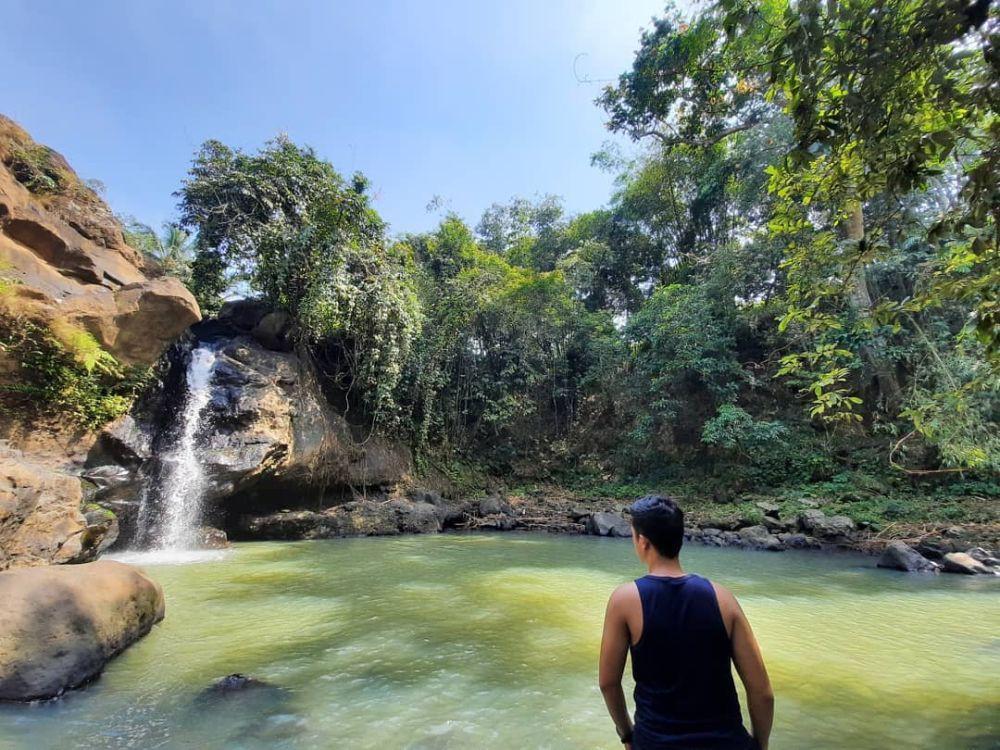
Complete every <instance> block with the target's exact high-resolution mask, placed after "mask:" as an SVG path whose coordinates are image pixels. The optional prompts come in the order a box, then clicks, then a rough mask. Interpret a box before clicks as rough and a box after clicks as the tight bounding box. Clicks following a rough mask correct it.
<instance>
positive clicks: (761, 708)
mask: <svg viewBox="0 0 1000 750" xmlns="http://www.w3.org/2000/svg"><path fill="white" fill-rule="evenodd" d="M715 593H716V596H717V597H718V600H719V608H720V609H721V610H722V613H723V617H725V618H726V619H727V620H728V621H729V623H730V625H731V629H730V639H731V640H732V644H733V662H734V663H735V664H736V671H737V672H738V673H739V675H740V679H741V680H742V681H743V686H744V687H745V688H746V691H747V709H748V711H749V712H750V725H751V727H752V728H753V736H754V739H755V740H757V743H758V744H759V745H760V748H761V750H767V744H768V741H769V740H770V737H771V724H772V723H773V722H774V691H773V690H772V689H771V680H770V679H769V678H768V676H767V668H766V667H765V666H764V657H763V655H761V653H760V646H759V645H758V644H757V639H756V638H755V637H754V634H753V630H752V629H751V627H750V621H749V620H748V619H747V616H746V614H744V612H743V608H742V607H741V606H740V604H739V602H738V601H736V597H735V596H733V595H732V593H730V592H729V591H728V590H727V589H724V588H722V587H721V586H716V587H715Z"/></svg>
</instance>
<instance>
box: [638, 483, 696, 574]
mask: <svg viewBox="0 0 1000 750" xmlns="http://www.w3.org/2000/svg"><path fill="white" fill-rule="evenodd" d="M629 512H630V513H631V515H632V541H633V542H634V543H635V549H636V553H637V554H638V555H639V557H640V558H641V559H643V560H645V559H646V557H647V556H648V555H649V553H650V552H652V551H654V550H655V551H656V553H657V554H659V555H660V556H661V557H666V558H671V559H672V558H675V557H677V556H678V555H679V554H680V551H681V545H682V544H684V513H683V511H681V509H680V508H679V507H677V503H676V502H674V501H673V499H671V498H669V497H662V496H660V495H647V496H646V497H640V498H639V499H638V500H636V501H635V502H634V503H632V507H631V508H630V509H629Z"/></svg>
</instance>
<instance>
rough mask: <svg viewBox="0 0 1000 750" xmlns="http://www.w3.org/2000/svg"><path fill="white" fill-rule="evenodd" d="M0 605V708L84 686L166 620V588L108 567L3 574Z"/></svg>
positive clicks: (132, 571)
mask: <svg viewBox="0 0 1000 750" xmlns="http://www.w3.org/2000/svg"><path fill="white" fill-rule="evenodd" d="M0 602H3V606H2V607H0V700H15V701H26V700H35V699H39V698H52V697H54V696H57V695H60V694H62V693H63V692H64V691H66V690H68V689H70V688H74V687H78V686H80V685H82V684H84V683H85V682H87V681H88V680H91V679H93V678H94V677H96V676H97V675H98V674H100V672H101V671H102V670H103V668H104V665H105V664H106V663H107V662H108V660H109V659H111V658H112V657H113V656H115V655H116V654H118V653H120V652H121V651H123V650H124V649H125V648H127V647H128V646H129V645H131V644H132V643H134V642H135V641H137V640H138V639H139V638H141V637H142V636H144V635H146V634H147V633H148V632H149V631H150V629H151V628H152V627H153V625H154V624H155V623H157V622H159V621H160V620H162V619H163V614H164V602H163V590H162V589H161V588H160V586H159V585H158V584H156V583H155V582H154V581H153V580H151V579H150V578H148V577H147V576H146V575H145V574H144V573H143V572H142V571H140V570H139V569H137V568H133V567H132V566H129V565H124V564H122V563H119V562H113V561H110V560H101V561H99V562H94V563H86V564H83V565H72V566H56V567H53V566H50V567H45V568H27V569H23V570H12V571H7V572H3V573H0Z"/></svg>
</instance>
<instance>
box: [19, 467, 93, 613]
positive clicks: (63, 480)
mask: <svg viewBox="0 0 1000 750" xmlns="http://www.w3.org/2000/svg"><path fill="white" fill-rule="evenodd" d="M82 501H83V493H82V490H81V488H80V480H79V479H77V478H76V477H72V476H69V475H67V474H62V473H59V472H57V471H53V470H52V469H49V468H47V467H44V466H41V465H39V464H36V463H34V462H32V461H30V460H28V459H27V458H25V457H24V456H22V455H19V454H17V453H13V452H10V453H6V454H2V455H0V570H5V569H6V568H9V567H19V566H30V565H47V564H50V563H69V562H79V561H80V560H81V559H87V558H88V557H89V556H91V553H90V551H89V550H88V549H86V548H85V546H84V541H85V535H86V532H87V528H88V522H87V519H86V518H85V517H84V515H83V513H82V512H81V511H80V505H81V503H82ZM95 531H96V530H95ZM109 531H110V529H109ZM100 541H101V540H100V539H97V538H96V537H95V539H94V540H92V541H91V542H90V543H91V548H92V546H93V544H97V546H100ZM0 601H2V600H0Z"/></svg>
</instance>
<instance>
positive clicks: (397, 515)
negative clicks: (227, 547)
mask: <svg viewBox="0 0 1000 750" xmlns="http://www.w3.org/2000/svg"><path fill="white" fill-rule="evenodd" d="M238 526H239V531H240V533H241V534H242V535H243V536H244V537H247V538H251V539H285V540H288V539H331V538H335V537H344V536H393V535H396V534H425V533H432V532H435V531H440V530H441V529H442V528H443V527H444V522H443V520H442V508H440V507H438V506H435V505H431V504H430V503H414V502H412V501H410V500H406V499H403V498H397V499H394V500H389V501H385V502H378V501H373V500H365V501H357V502H349V503H344V504H342V505H337V506H334V507H332V508H327V509H326V510H324V511H322V512H317V511H311V510H298V511H295V510H282V511H278V512H275V513H269V514H265V515H259V516H250V515H246V516H243V517H241V518H240V519H239V523H238Z"/></svg>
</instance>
